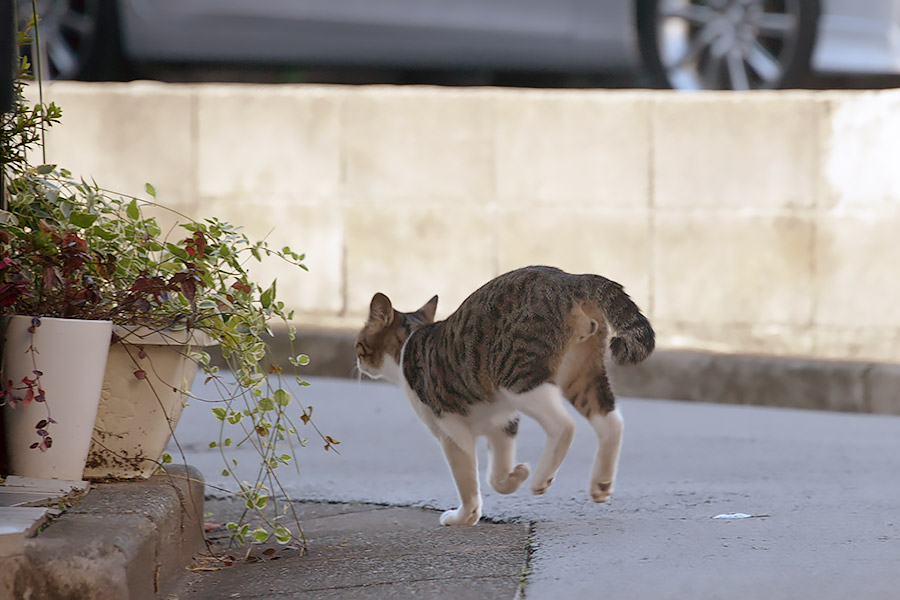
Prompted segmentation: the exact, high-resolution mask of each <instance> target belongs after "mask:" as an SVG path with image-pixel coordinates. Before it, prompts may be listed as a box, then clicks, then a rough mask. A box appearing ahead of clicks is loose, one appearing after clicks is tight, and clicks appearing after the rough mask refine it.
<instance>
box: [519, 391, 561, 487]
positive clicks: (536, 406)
mask: <svg viewBox="0 0 900 600" xmlns="http://www.w3.org/2000/svg"><path fill="white" fill-rule="evenodd" d="M512 398H513V402H514V403H515V406H516V408H517V409H519V410H520V411H521V412H523V413H525V414H526V415H528V416H529V417H531V418H532V419H534V420H535V421H537V422H538V423H539V424H540V426H541V427H542V428H543V430H544V433H546V434H547V443H546V445H545V446H544V451H543V453H542V454H541V459H540V461H538V466H537V468H536V469H535V471H534V477H532V479H531V492H532V493H533V494H543V493H544V492H546V491H547V489H548V488H549V487H550V484H551V483H553V478H554V477H556V471H557V469H559V465H560V464H562V461H563V459H564V458H565V457H566V453H568V451H569V446H571V445H572V439H573V438H574V437H575V420H574V419H573V418H572V417H571V416H569V413H568V411H566V407H565V404H564V402H563V395H562V391H561V390H560V389H559V387H558V386H557V385H555V384H552V383H542V384H541V385H539V386H538V387H536V388H534V389H532V390H529V391H527V392H524V393H521V394H512Z"/></svg>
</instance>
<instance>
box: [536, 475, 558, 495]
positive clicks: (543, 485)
mask: <svg viewBox="0 0 900 600" xmlns="http://www.w3.org/2000/svg"><path fill="white" fill-rule="evenodd" d="M551 483H553V477H552V476H551V477H548V478H546V479H543V480H542V479H535V480H534V481H532V482H531V493H532V494H534V495H535V496H540V495H541V494H543V493H544V492H546V491H547V490H548V489H549V488H550V484H551Z"/></svg>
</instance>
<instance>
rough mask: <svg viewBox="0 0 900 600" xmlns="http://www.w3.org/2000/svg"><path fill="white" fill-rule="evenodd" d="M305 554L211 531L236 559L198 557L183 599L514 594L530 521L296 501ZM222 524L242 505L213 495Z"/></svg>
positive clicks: (220, 550) (218, 546)
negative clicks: (468, 522)
mask: <svg viewBox="0 0 900 600" xmlns="http://www.w3.org/2000/svg"><path fill="white" fill-rule="evenodd" d="M295 507H296V508H297V510H298V512H299V516H300V520H301V522H302V524H303V530H304V533H305V535H306V538H307V543H308V548H309V552H308V554H306V555H303V554H302V552H301V551H300V550H299V549H298V548H291V547H285V546H279V545H278V544H274V543H269V544H262V545H259V546H253V548H252V552H251V553H250V554H249V559H245V557H246V556H248V555H247V550H242V549H235V548H233V549H229V548H228V544H227V542H228V539H227V534H226V533H225V531H224V528H219V529H218V530H213V531H211V532H210V538H211V540H213V542H214V544H213V546H214V550H215V552H216V553H217V554H219V555H220V556H223V557H226V558H234V559H236V560H234V561H233V562H232V561H231V560H229V561H228V562H229V563H231V565H230V566H228V567H224V565H223V563H222V561H220V560H202V561H199V562H198V563H197V565H196V567H195V570H194V571H193V572H192V573H190V574H189V575H188V577H187V578H186V579H185V581H184V584H183V586H182V588H181V591H180V593H179V594H178V595H177V598H178V599H179V600H221V599H223V598H278V599H287V598H290V599H291V600H313V599H315V600H332V599H334V600H343V599H348V598H365V599H366V600H381V599H387V598H455V599H458V600H466V599H471V600H485V599H489V598H500V599H505V600H512V598H514V597H515V596H516V594H517V593H518V591H519V589H520V586H522V585H523V583H524V580H523V578H524V575H525V569H526V558H527V552H526V546H527V543H528V538H529V525H528V524H527V523H488V522H482V523H480V524H479V525H478V526H477V527H449V528H448V527H441V526H440V525H438V516H439V514H440V513H438V512H436V511H433V510H425V509H421V508H407V507H391V506H378V505H373V504H361V503H343V504H329V503H316V502H305V503H296V504H295ZM207 511H208V512H210V513H212V516H211V518H212V519H215V520H216V521H219V522H224V521H228V520H236V519H237V518H238V517H239V516H240V514H241V512H242V504H241V503H239V502H235V501H233V500H227V499H226V500H210V501H208V502H207Z"/></svg>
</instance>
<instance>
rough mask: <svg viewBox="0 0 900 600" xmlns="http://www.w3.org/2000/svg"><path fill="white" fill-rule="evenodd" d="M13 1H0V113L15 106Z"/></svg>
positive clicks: (15, 56)
mask: <svg viewBox="0 0 900 600" xmlns="http://www.w3.org/2000/svg"><path fill="white" fill-rule="evenodd" d="M14 2H15V0H0V112H10V111H11V110H12V109H13V107H14V106H15V95H14V93H13V78H14V77H15V74H16V62H17V61H16V59H17V54H18V52H17V51H16V19H15V10H14V8H15V7H14V6H13V3H14Z"/></svg>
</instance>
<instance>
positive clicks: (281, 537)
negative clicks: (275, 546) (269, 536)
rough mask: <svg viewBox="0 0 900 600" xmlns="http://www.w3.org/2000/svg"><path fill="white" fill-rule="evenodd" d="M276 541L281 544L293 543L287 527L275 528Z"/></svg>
mask: <svg viewBox="0 0 900 600" xmlns="http://www.w3.org/2000/svg"><path fill="white" fill-rule="evenodd" d="M274 533H275V539H276V540H278V543H279V544H287V543H289V542H290V541H291V532H290V530H288V528H287V527H284V526H282V525H279V526H278V527H276V528H275V532H274Z"/></svg>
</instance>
